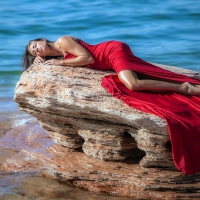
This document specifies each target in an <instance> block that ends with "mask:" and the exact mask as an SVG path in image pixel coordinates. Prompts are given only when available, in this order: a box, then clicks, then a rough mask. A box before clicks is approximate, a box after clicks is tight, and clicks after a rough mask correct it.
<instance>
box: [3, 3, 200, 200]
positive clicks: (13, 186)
mask: <svg viewBox="0 0 200 200" xmlns="http://www.w3.org/2000/svg"><path fill="white" fill-rule="evenodd" d="M63 35H71V36H75V37H78V38H81V39H82V40H84V41H86V42H88V43H91V44H95V43H99V42H102V41H106V40H113V39H115V40H121V41H124V42H126V43H127V44H128V45H129V46H130V47H131V49H132V50H133V52H134V54H135V55H136V56H138V57H140V58H142V59H144V60H146V61H150V62H155V63H160V64H166V65H174V66H177V67H182V68H187V69H192V70H196V71H199V70H200V64H199V63H200V36H199V35H200V3H199V2H198V1H197V0H190V1H188V0H181V1H175V0H168V1H159V0H140V1H138V0H126V1H120V0H115V1H114V0H92V1H89V0H68V1H56V0H54V1H44V0H41V1H31V0H18V1H12V0H6V1H0V125H1V126H6V125H7V124H5V121H7V120H8V119H9V120H10V121H11V122H12V126H17V125H20V124H23V123H24V122H25V121H26V119H27V118H28V116H27V115H26V114H25V113H22V112H19V111H18V107H17V105H16V103H15V102H13V95H14V88H15V85H16V83H17V81H18V80H19V78H20V75H21V74H22V68H21V58H22V55H23V52H24V48H25V45H26V44H27V43H28V41H29V40H31V39H34V38H39V37H44V38H47V39H49V40H52V41H54V40H56V39H57V38H59V37H60V36H63ZM1 126H0V127H1ZM2 134H3V132H2V133H1V132H0V136H2ZM0 152H1V154H0V155H1V158H2V159H3V158H6V156H7V155H12V153H13V152H12V151H11V150H1V151H0ZM8 152H9V153H8ZM0 176H1V177H0V197H2V198H3V197H5V195H9V196H8V197H9V198H10V199H12V198H13V199H18V198H19V199H20V198H21V199H22V196H20V191H21V193H23V191H28V190H29V187H31V189H32V190H31V191H34V190H35V191H37V186H34V184H32V183H33V180H32V179H34V178H35V179H36V181H38V182H39V183H40V184H41V185H44V190H45V187H47V185H48V184H47V183H48V181H49V180H48V179H46V178H41V177H28V178H27V179H26V182H27V184H24V179H23V178H24V177H23V178H20V177H18V178H16V175H4V174H2V173H0ZM37 179H38V180H37ZM11 180H12V181H11ZM51 181H52V182H51V189H52V191H55V188H57V187H61V185H59V183H57V182H56V181H53V180H51ZM30 185H31V186H30ZM34 187H35V188H34ZM20 188H21V189H20ZM22 188H25V189H22ZM61 188H62V189H63V190H62V191H60V193H59V195H58V196H57V197H55V199H76V198H77V199H78V198H79V197H80V196H81V195H83V196H84V198H85V199H88V200H89V199H96V200H97V199H99V200H100V199H101V200H103V199H121V200H122V199H126V198H119V197H110V196H101V195H100V196H98V195H97V196H96V195H95V196H91V193H88V192H85V191H81V190H80V191H79V192H80V193H79V192H77V189H76V188H72V187H70V186H63V185H62V187H61ZM16 191H17V192H16ZM66 191H68V197H67V196H66V194H67V193H66ZM69 191H70V192H71V193H72V194H73V195H74V196H73V195H72V194H71V193H70V192H69ZM23 194H24V197H23V198H25V199H26V198H27V199H31V196H28V193H23ZM69 194H71V195H72V196H73V198H72V197H70V196H69ZM76 195H77V196H76ZM87 195H88V196H87ZM40 196H41V199H49V197H45V195H42V194H38V198H39V197H40ZM9 198H7V199H9ZM79 199H80V198H79Z"/></svg>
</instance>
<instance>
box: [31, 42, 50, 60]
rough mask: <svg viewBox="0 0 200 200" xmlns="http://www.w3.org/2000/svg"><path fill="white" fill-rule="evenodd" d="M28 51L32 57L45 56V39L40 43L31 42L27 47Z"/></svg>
mask: <svg viewBox="0 0 200 200" xmlns="http://www.w3.org/2000/svg"><path fill="white" fill-rule="evenodd" d="M28 51H29V53H30V54H31V55H32V56H41V57H45V56H47V51H48V45H47V42H46V40H45V39H42V40H40V41H31V42H30V44H29V47H28Z"/></svg>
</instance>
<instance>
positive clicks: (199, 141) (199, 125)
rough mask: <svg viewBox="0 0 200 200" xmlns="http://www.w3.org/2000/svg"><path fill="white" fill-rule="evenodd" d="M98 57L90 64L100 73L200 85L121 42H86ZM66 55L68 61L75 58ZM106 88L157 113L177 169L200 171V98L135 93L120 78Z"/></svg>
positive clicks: (113, 77)
mask: <svg viewBox="0 0 200 200" xmlns="http://www.w3.org/2000/svg"><path fill="white" fill-rule="evenodd" d="M79 44H81V45H82V46H83V47H85V48H86V49H87V50H88V51H89V52H90V53H91V54H92V55H93V57H94V59H95V62H94V63H93V64H90V65H87V67H89V68H93V69H98V70H115V71H116V72H117V73H119V72H120V71H122V70H133V71H135V72H137V73H141V74H146V75H150V76H153V77H157V78H162V79H163V80H171V81H173V80H174V81H178V82H190V83H192V84H200V80H197V79H193V78H190V77H188V76H185V75H180V74H176V73H174V72H170V71H167V70H165V69H162V68H159V67H157V66H155V65H153V64H150V63H148V62H145V61H143V60H142V59H140V58H138V57H136V56H135V55H134V54H133V53H132V51H131V49H130V48H129V46H128V45H127V44H125V43H123V42H119V41H108V42H103V43H100V44H97V45H90V44H87V43H85V42H83V41H82V40H79ZM74 57H75V56H73V55H71V54H69V53H68V54H66V55H65V59H70V58H74ZM102 86H103V87H104V88H105V89H106V90H107V91H108V92H110V93H111V94H112V95H113V96H114V97H116V98H119V99H121V100H122V101H124V102H125V103H126V104H128V105H129V106H130V107H133V108H136V109H139V110H141V111H144V112H147V113H151V114H155V115H157V116H159V117H161V118H163V119H165V120H166V122H167V125H168V131H169V135H170V140H171V144H172V156H173V160H174V164H175V166H176V167H177V168H178V169H179V170H180V171H182V172H183V173H185V174H194V173H196V172H199V171H200V98H199V97H196V96H186V95H182V94H178V93H174V92H163V93H153V92H144V91H143V92H135V91H130V90H128V89H127V88H126V87H125V86H124V85H123V84H122V83H121V81H120V80H119V78H118V76H117V75H109V76H105V77H103V79H102Z"/></svg>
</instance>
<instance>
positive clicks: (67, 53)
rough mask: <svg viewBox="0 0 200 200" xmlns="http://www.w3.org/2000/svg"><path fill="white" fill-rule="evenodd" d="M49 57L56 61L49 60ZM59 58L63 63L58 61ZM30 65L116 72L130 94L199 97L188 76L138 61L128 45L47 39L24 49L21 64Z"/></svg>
mask: <svg viewBox="0 0 200 200" xmlns="http://www.w3.org/2000/svg"><path fill="white" fill-rule="evenodd" d="M49 56H52V57H56V58H57V59H55V58H54V59H49V58H48V57H49ZM35 57H36V59H35V60H34V58H35ZM60 57H61V58H62V59H59V58H60ZM46 59H49V60H46ZM33 62H34V63H36V64H38V63H43V64H46V65H62V66H70V67H73V66H86V67H89V68H93V69H99V70H115V71H116V72H117V74H118V77H119V79H120V81H121V82H122V83H123V84H124V85H125V86H126V87H127V88H128V89H129V90H133V91H142V90H148V91H152V92H165V91H174V92H178V93H182V94H186V95H196V96H200V85H199V82H198V81H195V80H194V81H193V82H192V84H191V83H189V81H190V79H188V80H189V81H187V76H184V80H183V79H182V77H183V75H178V74H176V73H172V72H169V71H167V70H164V69H161V68H159V67H156V66H154V65H152V64H150V63H148V62H145V61H143V60H141V59H140V58H138V57H136V56H134V54H133V53H132V51H131V50H130V48H129V46H128V45H127V44H125V43H122V42H119V41H108V42H103V43H100V44H97V45H89V44H87V43H85V42H83V41H82V40H80V39H77V38H74V37H70V36H62V37H60V38H59V39H58V40H57V41H55V42H51V41H49V40H46V39H36V40H31V41H30V42H29V44H28V45H27V46H26V51H25V53H24V57H23V61H22V64H23V66H24V67H25V69H27V68H28V67H29V66H30V65H31V64H32V63H33ZM155 71H156V73H155ZM190 82H191V81H190Z"/></svg>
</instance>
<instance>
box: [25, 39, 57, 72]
mask: <svg viewBox="0 0 200 200" xmlns="http://www.w3.org/2000/svg"><path fill="white" fill-rule="evenodd" d="M41 40H42V38H37V39H34V40H30V41H29V43H28V44H27V45H26V48H25V51H24V55H23V57H22V67H23V69H24V71H25V70H27V69H28V68H29V67H30V66H31V65H32V64H33V61H34V59H35V56H32V55H31V54H30V52H29V46H30V44H31V42H33V41H41ZM46 41H47V45H48V46H49V47H50V48H51V45H50V43H52V41H50V40H46ZM54 58H55V57H54ZM47 59H52V57H47Z"/></svg>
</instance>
